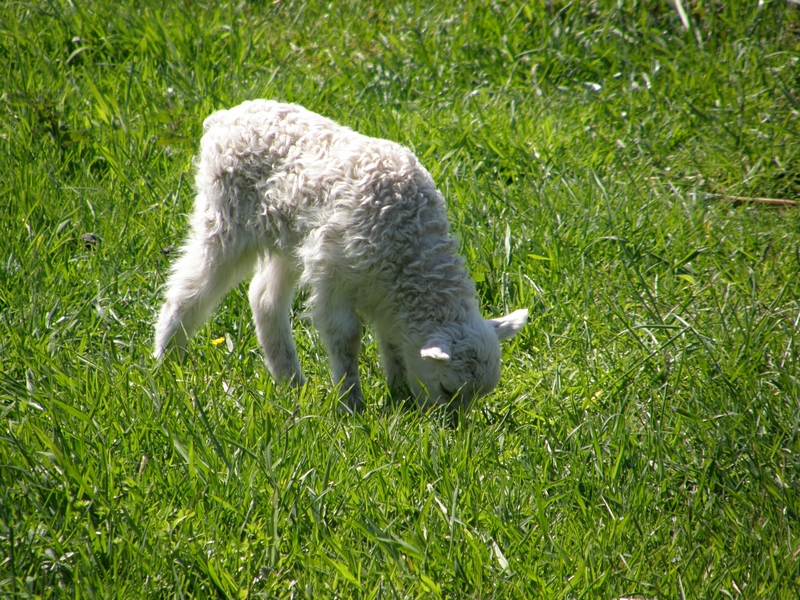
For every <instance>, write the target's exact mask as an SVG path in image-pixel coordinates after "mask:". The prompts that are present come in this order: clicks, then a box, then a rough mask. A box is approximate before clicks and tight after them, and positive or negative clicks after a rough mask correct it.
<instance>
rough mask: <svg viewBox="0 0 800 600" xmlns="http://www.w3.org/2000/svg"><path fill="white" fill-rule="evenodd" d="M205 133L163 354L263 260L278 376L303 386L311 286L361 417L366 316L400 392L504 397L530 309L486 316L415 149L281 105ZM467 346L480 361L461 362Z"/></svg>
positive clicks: (317, 314)
mask: <svg viewBox="0 0 800 600" xmlns="http://www.w3.org/2000/svg"><path fill="white" fill-rule="evenodd" d="M204 128H205V130H206V133H205V135H204V136H203V139H202V143H201V151H200V156H199V159H198V174H197V184H196V185H197V199H196V203H195V210H194V214H193V216H192V231H191V234H190V236H189V239H188V240H187V242H186V243H185V244H184V246H183V248H182V253H181V257H180V259H179V260H178V262H177V263H176V264H175V265H174V267H173V270H172V275H171V277H170V279H169V281H168V283H167V292H166V302H165V304H164V307H163V308H162V311H161V315H160V318H159V321H158V324H157V325H156V348H155V354H156V356H158V357H160V356H162V355H163V354H164V352H165V351H166V349H167V347H168V345H170V344H174V345H177V346H178V347H179V348H183V347H184V346H185V343H186V340H187V339H188V337H190V336H191V335H192V334H193V333H194V332H195V330H196V329H197V327H198V326H199V325H200V324H201V323H202V322H203V321H204V320H205V318H206V317H207V316H208V314H209V313H210V312H211V310H213V308H214V307H215V306H216V304H217V303H218V302H219V301H220V299H221V298H222V296H223V295H224V294H225V293H227V291H228V290H229V289H230V288H231V287H232V286H233V285H235V284H236V283H238V282H239V281H240V280H241V279H243V278H244V277H246V276H247V275H249V274H250V273H252V272H253V268H254V266H255V275H254V277H253V281H252V283H251V286H250V303H251V306H252V309H253V315H254V320H255V323H256V329H257V332H258V338H259V341H260V343H261V346H262V348H263V349H264V355H265V360H266V363H267V366H268V368H269V369H270V371H271V372H272V374H273V375H274V376H275V377H276V379H278V380H286V381H289V382H293V383H299V382H301V381H302V374H301V370H300V364H299V361H298V358H297V353H296V350H295V346H294V341H293V339H292V335H291V327H290V323H289V311H290V308H291V303H292V299H293V296H294V289H295V287H296V285H297V283H298V282H299V283H301V284H303V285H307V286H308V287H309V288H310V289H311V298H310V301H309V304H310V307H311V314H312V316H313V319H314V322H315V324H316V325H317V327H318V328H319V330H320V333H321V334H322V337H323V339H324V341H325V343H326V346H327V347H328V351H329V356H330V362H331V370H332V372H333V379H334V382H335V383H339V382H341V383H342V387H341V389H342V393H343V395H346V396H345V397H346V399H347V405H348V406H349V407H350V408H352V409H355V410H359V409H361V407H362V396H361V390H360V386H359V381H358V366H357V361H358V350H359V347H360V340H361V324H360V321H359V317H358V314H360V315H361V316H363V317H364V318H365V319H366V320H368V321H369V322H370V323H371V324H372V325H373V327H374V328H375V331H376V334H377V337H378V340H379V344H380V349H381V354H382V358H383V361H384V366H385V368H386V371H387V377H388V380H389V384H390V387H391V389H392V390H393V392H399V391H400V390H401V389H402V388H403V386H404V384H405V383H408V384H409V386H410V389H411V391H412V393H414V395H415V396H418V397H421V398H426V397H427V398H431V399H433V400H438V401H442V400H449V399H450V398H449V397H447V394H448V393H450V395H451V396H452V392H455V391H458V390H459V389H461V391H462V393H461V396H462V398H463V399H464V400H465V401H466V402H469V401H470V400H471V399H472V397H474V396H475V395H476V394H478V393H485V392H488V391H490V390H491V389H492V388H494V386H495V385H496V383H497V379H498V378H499V360H500V355H499V345H498V337H505V336H506V335H507V334H510V335H513V333H516V331H517V330H518V329H519V328H520V327H521V326H522V324H524V315H522V314H521V311H518V313H515V315H516V317H515V318H514V319H511V320H508V318H507V319H506V320H496V321H483V319H482V317H481V315H480V312H479V309H478V306H477V303H476V302H475V290H474V284H473V282H472V280H471V279H470V278H469V276H468V274H467V272H466V271H465V269H464V265H463V260H462V259H461V258H460V257H458V256H457V255H456V254H455V250H456V242H455V240H454V239H453V238H452V237H450V235H449V233H448V222H447V216H446V212H445V205H444V201H443V199H442V197H441V195H440V194H439V193H438V192H437V191H436V188H435V186H434V183H433V180H432V179H431V177H430V175H429V174H428V172H427V171H426V170H425V169H424V167H422V165H420V163H419V162H418V161H417V159H416V158H415V157H414V155H413V154H412V153H411V152H410V151H409V150H407V149H406V148H403V147H402V146H400V145H398V144H395V143H393V142H389V141H386V140H379V139H375V138H369V137H366V136H363V135H360V134H358V133H355V132H353V131H352V130H350V129H347V128H345V127H341V126H339V125H337V124H336V123H334V122H333V121H330V120H329V119H326V118H324V117H321V116H319V115H316V114H314V113H311V112H309V111H307V110H305V109H303V108H301V107H299V106H296V105H290V104H280V103H277V102H270V101H255V102H245V103H244V104H242V105H240V106H238V107H236V108H233V109H231V110H227V111H220V112H217V113H215V114H213V115H211V116H210V117H209V118H208V119H206V121H205V123H204ZM432 342H433V343H432ZM444 345H446V346H447V347H444ZM454 345H455V346H459V347H461V346H463V347H464V349H465V350H468V351H467V354H468V355H469V356H465V358H464V360H461V361H458V360H456V358H457V355H458V353H457V352H456V353H453V352H452V351H450V352H448V349H451V350H452V347H453V346H454ZM467 347H468V348H467ZM426 348H428V349H430V348H435V349H436V350H439V351H440V352H442V353H443V354H441V355H436V356H434V355H433V354H435V352H433V351H429V352H428V353H427V355H426V352H425V349H426ZM421 351H422V352H421ZM431 352H433V354H431ZM451 355H452V358H453V360H452V361H451ZM426 359H427V360H426ZM465 360H466V361H468V362H469V365H466V364H462V363H464V361H465ZM445 364H447V365H448V366H447V368H445V367H444V365H445ZM440 371H446V372H447V373H440ZM467 371H469V372H470V373H467ZM443 375H449V376H450V377H443ZM456 375H457V376H456ZM445 380H446V382H445ZM420 383H422V384H423V385H424V387H425V388H426V390H427V394H420V392H421V391H423V389H422V386H420V385H419V384H420ZM442 384H444V385H445V390H446V391H445V392H442V389H441V385H442ZM432 386H435V389H430V388H431V387H432ZM465 386H466V387H465ZM447 390H450V392H448V391H447Z"/></svg>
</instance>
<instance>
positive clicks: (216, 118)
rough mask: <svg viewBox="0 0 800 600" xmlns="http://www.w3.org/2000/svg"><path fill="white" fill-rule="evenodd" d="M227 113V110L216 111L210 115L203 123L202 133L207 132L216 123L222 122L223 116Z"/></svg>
mask: <svg viewBox="0 0 800 600" xmlns="http://www.w3.org/2000/svg"><path fill="white" fill-rule="evenodd" d="M228 112H229V111H227V110H218V111H217V112H215V113H212V114H211V115H209V116H208V117H206V120H205V121H203V131H204V132H205V131H208V130H209V129H211V128H212V127H213V126H214V125H216V124H217V123H219V122H220V121H222V120H223V119H224V118H225V115H227V114H228Z"/></svg>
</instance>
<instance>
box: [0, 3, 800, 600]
mask: <svg viewBox="0 0 800 600" xmlns="http://www.w3.org/2000/svg"><path fill="white" fill-rule="evenodd" d="M683 5H684V6H685V7H686V9H687V12H688V13H689V19H690V24H691V28H690V30H689V31H686V30H685V29H684V28H683V26H682V25H681V20H680V18H679V16H678V13H677V11H676V10H675V9H673V8H672V7H671V6H670V5H669V4H666V3H663V2H660V1H655V0H652V1H645V2H642V1H636V0H633V1H630V0H625V1H623V2H620V3H616V2H605V1H603V2H599V3H595V2H588V1H587V2H583V1H579V2H572V3H566V2H561V1H560V0H558V1H556V2H553V3H547V4H543V3H539V2H536V3H534V2H531V3H528V4H517V3H511V2H500V1H498V2H492V3H485V2H477V1H475V2H467V3H460V4H458V3H455V2H451V1H442V2H436V3H422V2H418V3H415V2H407V3H386V4H383V3H379V4H377V5H375V4H374V3H366V2H364V3H358V2H350V3H344V2H343V3H323V2H313V1H309V2H302V1H290V0H283V1H281V2H275V3H272V2H251V3H246V2H242V3H232V4H218V3H213V2H209V3H195V2H188V1H187V2H180V3H177V2H176V3H164V5H162V4H161V3H155V2H132V1H130V0H117V1H116V2H110V1H108V0H102V1H97V2H90V3H89V2H85V1H84V0H80V1H78V0H74V1H73V2H59V1H56V0H53V1H52V2H34V3H23V2H12V3H6V4H4V5H2V6H0V58H2V61H1V62H0V114H2V116H0V145H2V153H3V158H4V159H3V160H2V161H0V190H1V191H0V197H2V199H3V201H2V202H0V218H1V219H2V228H3V229H2V230H3V237H2V241H0V263H1V264H0V596H2V597H8V598H27V597H43V598H45V597H74V598H79V597H80V598H84V597H90V598H91V597H94V598H110V597H124V598H167V597H175V598H179V597H198V598H202V597H232V598H237V597H238V598H249V597H252V598H255V597H280V598H296V597H300V598H304V597H308V598H320V597H341V598H349V597H359V598H390V597H433V598H438V597H449V598H457V597H480V598H488V597H514V598H536V597H541V598H622V597H627V598H638V599H645V598H646V599H653V598H747V599H754V598H764V599H780V598H787V599H791V598H796V597H798V595H799V594H800V426H799V423H800V379H799V378H800V357H799V354H800V336H799V335H798V333H799V332H798V321H800V302H799V301H798V298H800V281H798V272H799V271H800V254H799V253H798V252H799V251H800V212H799V210H798V207H797V206H789V207H775V206H767V205H763V204H757V203H751V202H743V203H735V202H732V201H731V200H730V199H726V198H725V197H724V196H745V197H771V198H784V199H798V198H799V197H800V76H798V73H800V62H799V61H800V9H798V7H797V6H795V5H793V4H792V3H789V2H785V1H783V0H766V1H764V2H763V3H757V2H755V1H753V2H743V1H741V0H733V1H732V2H727V3H724V4H723V3H719V2H715V1H713V0H712V1H706V0H703V1H697V2H694V1H692V2H689V1H687V0H683ZM258 97H269V98H277V99H283V100H287V101H292V102H298V103H301V104H303V105H305V106H306V107H308V108H310V109H312V110H315V111H317V112H321V113H323V114H325V115H327V116H330V117H332V118H334V119H336V120H337V121H339V122H341V123H344V124H347V125H349V126H352V127H354V128H356V129H358V130H359V131H361V132H363V133H366V134H369V135H375V136H379V137H385V138H390V139H393V140H396V141H399V142H401V143H403V144H406V145H408V146H409V147H411V148H412V149H413V150H414V151H415V152H416V153H417V155H418V156H419V157H420V158H421V160H422V162H423V163H424V164H425V165H426V166H427V167H428V169H429V170H430V171H431V173H432V174H433V176H434V178H435V179H436V181H437V183H438V184H439V186H440V189H441V190H442V192H443V193H444V194H445V196H446V197H447V199H448V203H449V211H450V217H451V220H452V224H453V228H454V230H455V231H456V232H457V233H458V235H459V238H460V240H461V252H462V253H463V255H464V256H465V257H466V258H467V261H468V264H469V268H470V270H471V272H472V273H473V275H474V276H475V278H476V280H477V281H478V291H479V295H480V300H481V304H482V306H483V308H484V310H485V312H486V314H487V315H490V314H498V313H500V312H501V311H505V310H508V309H513V308H518V307H528V308H530V309H531V323H530V324H529V326H528V327H527V328H526V329H525V331H524V332H523V333H522V334H521V335H520V337H519V338H518V339H516V340H515V341H514V342H513V343H507V344H506V345H504V354H505V355H504V370H503V377H502V380H501V383H500V386H499V387H498V389H497V390H496V392H495V393H493V394H492V395H491V396H489V397H487V398H486V399H484V400H483V401H482V402H480V403H479V405H478V406H476V407H475V408H474V410H473V412H472V413H471V415H470V418H469V420H468V422H467V423H465V424H462V425H461V426H460V427H459V428H457V429H449V428H447V427H444V426H443V424H442V423H441V422H440V420H439V419H437V418H436V417H431V416H425V415H421V414H419V413H417V412H416V411H406V412H403V411H400V412H397V413H384V412H383V410H382V406H383V403H384V398H385V396H386V393H387V390H386V387H385V384H384V382H383V379H382V376H381V373H380V369H379V363H378V358H377V350H376V347H375V344H374V343H373V340H372V339H371V337H369V335H368V336H367V337H366V338H365V343H364V354H363V366H362V379H363V383H364V391H365V395H366V397H367V401H368V404H369V406H368V409H367V411H366V413H365V414H364V415H363V417H358V418H354V419H350V418H343V417H340V416H339V415H337V413H336V411H335V409H334V406H335V399H334V393H333V391H332V390H331V386H330V383H329V377H328V371H327V366H326V358H325V353H324V351H323V350H322V348H321V346H320V343H319V340H318V337H317V335H316V333H315V332H314V331H313V328H311V327H310V325H309V324H308V323H307V322H306V321H303V320H300V319H298V320H297V321H296V336H297V339H298V347H299V351H300V355H301V361H302V363H303V365H304V368H305V369H306V374H307V375H308V378H309V382H308V384H307V385H306V386H305V387H304V388H303V389H301V390H297V391H291V390H287V389H282V388H278V387H275V386H274V385H273V383H272V382H271V381H270V379H269V377H268V374H267V373H266V371H265V369H264V368H263V366H262V363H261V358H260V353H259V349H258V344H257V341H256V338H255V332H254V329H253V327H252V325H251V321H250V314H249V308H248V306H247V299H246V294H245V292H244V291H243V289H237V290H236V291H234V292H233V293H231V295H230V296H229V297H228V298H227V299H226V300H225V301H224V302H223V304H222V305H221V306H220V308H219V309H218V310H217V311H216V313H215V315H214V317H213V318H212V319H211V320H210V321H209V323H208V324H207V325H206V326H205V327H204V328H203V329H202V330H201V331H200V333H199V334H198V336H197V337H196V339H195V340H194V341H193V342H192V345H191V349H190V356H189V360H188V361H187V362H186V363H185V364H184V365H182V366H181V365H178V364H174V363H166V364H164V365H163V366H162V367H160V368H156V365H155V364H154V363H153V361H152V360H151V359H150V357H149V353H150V349H151V343H152V322H153V319H154V314H155V311H156V310H157V308H158V305H159V302H160V291H159V290H160V286H161V285H162V284H163V282H164V277H165V274H166V272H167V267H168V264H169V261H170V260H171V258H172V256H171V255H170V253H169V249H170V248H171V247H174V246H175V245H176V244H178V243H179V242H180V240H181V236H182V234H183V232H184V230H185V225H186V219H185V215H186V213H187V211H188V210H189V209H190V207H191V203H192V165H191V161H192V156H193V153H194V152H195V150H196V148H197V143H198V140H199V137H200V135H201V130H202V121H203V119H204V117H205V116H207V115H208V114H209V113H210V112H212V111H213V110H215V109H217V108H223V107H228V106H232V105H234V104H236V103H238V102H241V101H243V100H246V99H250V98H258ZM89 233H92V234H94V236H95V237H94V238H90V239H89V240H88V241H87V240H86V239H85V238H84V236H85V234H89ZM299 308H300V304H299V302H298V310H299ZM220 337H224V338H225V343H222V344H217V345H214V344H212V343H211V342H212V341H213V340H216V339H217V338H220Z"/></svg>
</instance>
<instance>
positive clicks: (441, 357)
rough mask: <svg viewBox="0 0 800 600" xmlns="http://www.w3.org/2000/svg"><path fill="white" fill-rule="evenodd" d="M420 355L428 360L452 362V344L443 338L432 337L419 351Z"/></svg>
mask: <svg viewBox="0 0 800 600" xmlns="http://www.w3.org/2000/svg"><path fill="white" fill-rule="evenodd" d="M419 355H420V356H421V357H422V358H424V359H426V360H435V361H439V362H450V346H449V344H448V343H447V342H446V341H444V340H443V339H441V338H431V339H429V340H428V343H427V344H425V346H424V347H423V348H422V350H420V351H419Z"/></svg>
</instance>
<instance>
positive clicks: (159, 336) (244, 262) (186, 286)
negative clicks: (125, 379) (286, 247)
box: [153, 226, 255, 358]
mask: <svg viewBox="0 0 800 600" xmlns="http://www.w3.org/2000/svg"><path fill="white" fill-rule="evenodd" d="M254 260H255V255H254V253H252V252H248V251H247V250H246V249H245V248H243V247H241V245H236V244H229V245H227V246H226V245H224V244H223V243H222V240H221V239H220V236H219V235H209V234H207V233H206V232H205V231H203V230H202V228H200V227H197V226H195V228H194V229H193V231H192V233H191V234H190V236H189V239H188V241H187V242H186V243H185V244H184V246H183V248H182V249H181V255H180V258H179V259H178V260H177V262H176V263H175V264H174V265H173V267H172V274H171V275H170V277H169V279H168V280H167V285H166V292H165V302H164V305H163V307H162V308H161V312H160V314H159V317H158V322H157V323H156V328H155V351H154V353H153V354H154V356H155V357H156V358H162V357H163V356H164V355H165V354H166V352H167V351H168V350H169V349H170V348H177V349H178V351H179V353H180V355H181V356H183V354H184V352H185V349H186V342H187V340H188V339H189V338H191V337H192V335H194V333H195V332H196V331H197V329H198V327H200V325H202V323H203V321H205V320H206V318H208V315H209V314H211V311H212V310H214V308H215V307H216V306H217V304H219V302H220V300H222V297H223V296H224V295H225V294H226V293H227V292H228V291H229V290H230V289H231V288H232V287H233V286H234V285H236V284H237V283H239V282H240V281H241V280H242V279H243V278H244V277H245V276H246V275H247V274H249V273H250V272H251V270H252V266H253V262H254Z"/></svg>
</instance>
